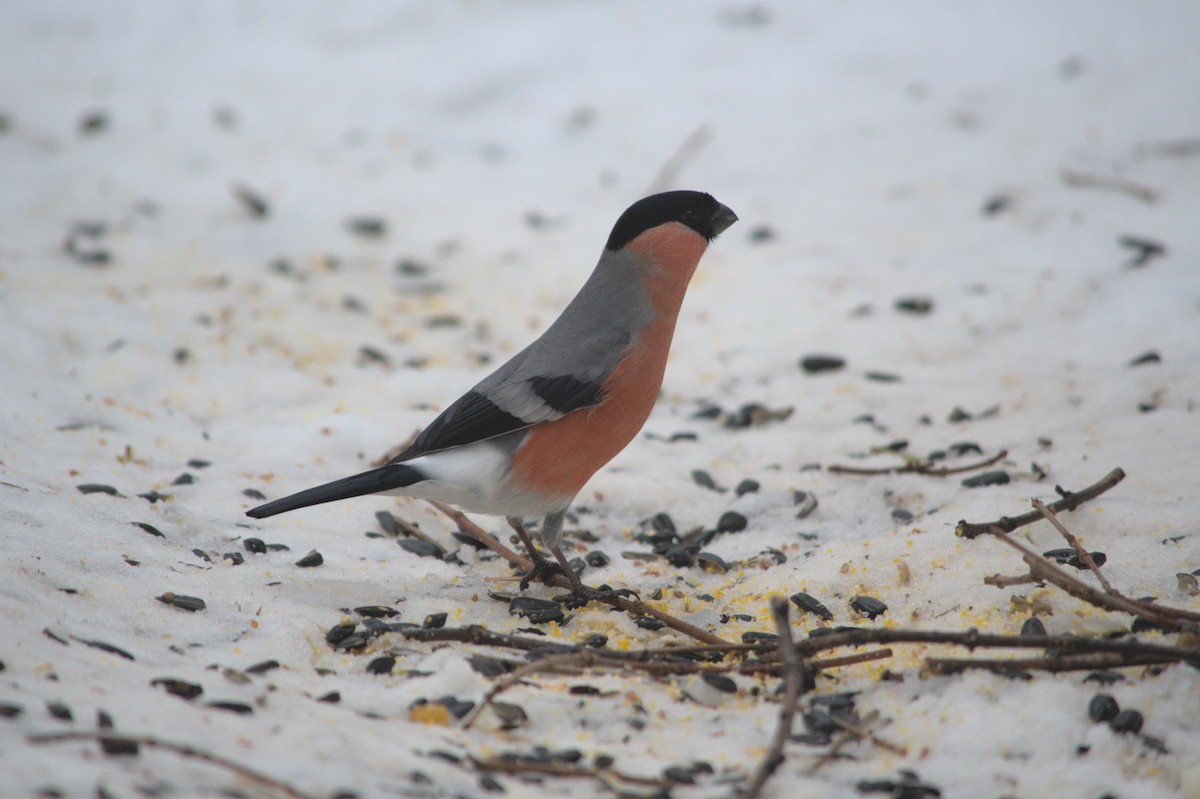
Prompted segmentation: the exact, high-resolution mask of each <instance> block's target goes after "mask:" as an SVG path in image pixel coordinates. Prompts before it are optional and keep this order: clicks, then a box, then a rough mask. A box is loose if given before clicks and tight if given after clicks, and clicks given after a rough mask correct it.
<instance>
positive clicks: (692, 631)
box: [430, 501, 729, 645]
mask: <svg viewBox="0 0 1200 799" xmlns="http://www.w3.org/2000/svg"><path fill="white" fill-rule="evenodd" d="M430 504H431V505H433V507H435V508H437V510H438V511H440V512H441V513H443V514H445V515H446V516H447V517H448V518H449V519H450V520H451V521H453V522H454V523H455V524H456V525H458V529H459V530H460V531H462V532H463V533H466V534H467V535H469V536H471V537H472V538H475V539H476V540H478V541H480V542H481V543H483V544H484V545H485V546H487V547H488V549H490V550H492V551H493V552H495V553H496V554H497V555H499V556H500V557H502V558H504V559H505V560H507V561H508V562H509V563H511V564H512V565H514V566H516V567H517V568H518V569H521V570H523V571H529V570H530V569H532V568H533V561H532V560H530V559H529V558H527V557H525V556H523V555H519V554H517V553H516V552H514V551H512V550H511V549H509V548H508V547H506V546H504V545H503V544H502V543H500V542H499V541H497V540H496V539H495V538H493V537H492V536H490V535H488V534H487V533H485V532H484V531H483V529H482V528H480V527H479V525H477V524H475V523H474V522H472V521H471V520H470V519H468V518H467V516H466V514H464V513H463V512H462V511H459V510H456V509H454V508H452V507H450V506H449V505H446V504H444V503H441V502H432V501H431V502H430ZM544 581H545V583H546V584H547V585H549V586H552V587H554V588H564V589H568V590H570V589H571V588H572V587H573V586H572V585H571V582H570V581H569V580H568V579H567V577H566V575H563V574H560V573H558V572H553V573H551V574H548V575H546V577H545V578H544ZM598 601H600V602H604V603H605V604H608V605H612V606H613V607H615V608H618V609H620V610H623V611H625V612H626V613H629V614H631V615H633V616H653V617H654V618H656V619H658V620H659V621H661V622H662V623H663V624H665V625H667V626H668V627H670V628H671V629H673V630H675V631H676V632H679V633H683V634H684V635H686V636H688V637H690V638H694V639H696V640H697V641H703V642H704V643H706V644H715V645H723V644H727V643H729V642H728V641H726V640H724V639H723V638H721V637H719V636H716V635H713V634H712V633H710V632H709V631H707V630H704V629H701V628H700V627H697V626H696V625H694V624H690V623H688V622H686V621H684V620H683V619H680V618H677V617H675V616H672V615H671V614H669V613H666V612H664V611H661V610H659V609H658V608H654V607H651V606H650V605H647V604H646V603H645V602H642V601H641V600H640V599H628V598H626V597H623V596H609V597H604V598H603V599H600V600H598Z"/></svg>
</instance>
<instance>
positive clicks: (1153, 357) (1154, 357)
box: [1128, 350, 1162, 366]
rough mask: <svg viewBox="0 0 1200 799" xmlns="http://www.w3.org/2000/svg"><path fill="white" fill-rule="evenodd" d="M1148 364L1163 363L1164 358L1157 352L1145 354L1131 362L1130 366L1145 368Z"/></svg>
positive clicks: (1151, 351) (1152, 351)
mask: <svg viewBox="0 0 1200 799" xmlns="http://www.w3.org/2000/svg"><path fill="white" fill-rule="evenodd" d="M1148 363H1162V356H1161V355H1159V354H1158V352H1156V351H1155V350H1150V351H1149V352H1143V353H1142V354H1141V355H1139V356H1137V357H1136V358H1134V359H1133V360H1132V361H1130V362H1129V364H1128V365H1129V366H1143V365H1145V364H1148Z"/></svg>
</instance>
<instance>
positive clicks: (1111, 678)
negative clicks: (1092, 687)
mask: <svg viewBox="0 0 1200 799" xmlns="http://www.w3.org/2000/svg"><path fill="white" fill-rule="evenodd" d="M1083 681H1084V682H1095V683H1099V684H1100V685H1113V684H1114V683H1119V682H1125V675H1124V674H1121V673H1120V672H1119V671H1093V672H1089V673H1088V676H1086V677H1084V678H1083Z"/></svg>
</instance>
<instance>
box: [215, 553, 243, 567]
mask: <svg viewBox="0 0 1200 799" xmlns="http://www.w3.org/2000/svg"><path fill="white" fill-rule="evenodd" d="M221 560H227V561H229V562H230V563H232V564H233V565H234V566H241V565H242V564H243V563H245V562H246V556H245V555H243V554H242V553H241V552H226V553H225V554H224V555H222V556H221Z"/></svg>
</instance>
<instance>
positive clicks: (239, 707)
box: [207, 700, 254, 715]
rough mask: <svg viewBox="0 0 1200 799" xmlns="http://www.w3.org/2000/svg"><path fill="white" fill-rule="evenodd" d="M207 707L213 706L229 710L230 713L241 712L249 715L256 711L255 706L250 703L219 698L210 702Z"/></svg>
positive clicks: (217, 708)
mask: <svg viewBox="0 0 1200 799" xmlns="http://www.w3.org/2000/svg"><path fill="white" fill-rule="evenodd" d="M207 707H211V708H213V709H215V710H228V711H229V712H230V713H239V714H241V715H247V714H250V713H253V712H254V708H253V707H251V706H250V705H247V704H246V703H245V702H229V701H225V700H217V701H215V702H209V703H208V704H207Z"/></svg>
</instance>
